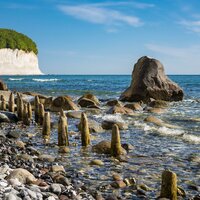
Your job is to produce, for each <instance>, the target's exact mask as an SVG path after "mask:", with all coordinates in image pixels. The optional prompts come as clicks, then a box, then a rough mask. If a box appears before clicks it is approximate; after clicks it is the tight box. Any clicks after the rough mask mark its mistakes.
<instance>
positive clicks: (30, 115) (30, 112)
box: [27, 102, 33, 119]
mask: <svg viewBox="0 0 200 200" xmlns="http://www.w3.org/2000/svg"><path fill="white" fill-rule="evenodd" d="M27 107H28V118H29V119H32V115H33V114H32V106H31V103H30V102H29V103H28V104H27Z"/></svg>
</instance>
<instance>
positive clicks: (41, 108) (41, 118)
mask: <svg viewBox="0 0 200 200" xmlns="http://www.w3.org/2000/svg"><path fill="white" fill-rule="evenodd" d="M38 114H39V116H38V123H39V124H40V125H43V121H44V105H43V104H42V103H39V105H38Z"/></svg>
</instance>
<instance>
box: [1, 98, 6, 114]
mask: <svg viewBox="0 0 200 200" xmlns="http://www.w3.org/2000/svg"><path fill="white" fill-rule="evenodd" d="M1 110H4V111H5V110H6V101H5V98H4V96H3V95H1Z"/></svg>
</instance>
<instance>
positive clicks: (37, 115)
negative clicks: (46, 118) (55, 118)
mask: <svg viewBox="0 0 200 200" xmlns="http://www.w3.org/2000/svg"><path fill="white" fill-rule="evenodd" d="M39 103H40V99H39V97H38V96H35V122H36V123H38V122H39Z"/></svg>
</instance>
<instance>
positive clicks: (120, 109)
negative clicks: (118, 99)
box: [107, 105, 134, 115]
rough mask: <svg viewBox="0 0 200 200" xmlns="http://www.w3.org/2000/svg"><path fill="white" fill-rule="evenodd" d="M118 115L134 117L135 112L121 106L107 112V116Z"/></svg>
mask: <svg viewBox="0 0 200 200" xmlns="http://www.w3.org/2000/svg"><path fill="white" fill-rule="evenodd" d="M116 113H119V114H124V115H134V112H133V110H131V109H130V108H127V107H123V106H119V105H117V106H113V107H112V108H110V109H109V110H108V111H107V114H116Z"/></svg>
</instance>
